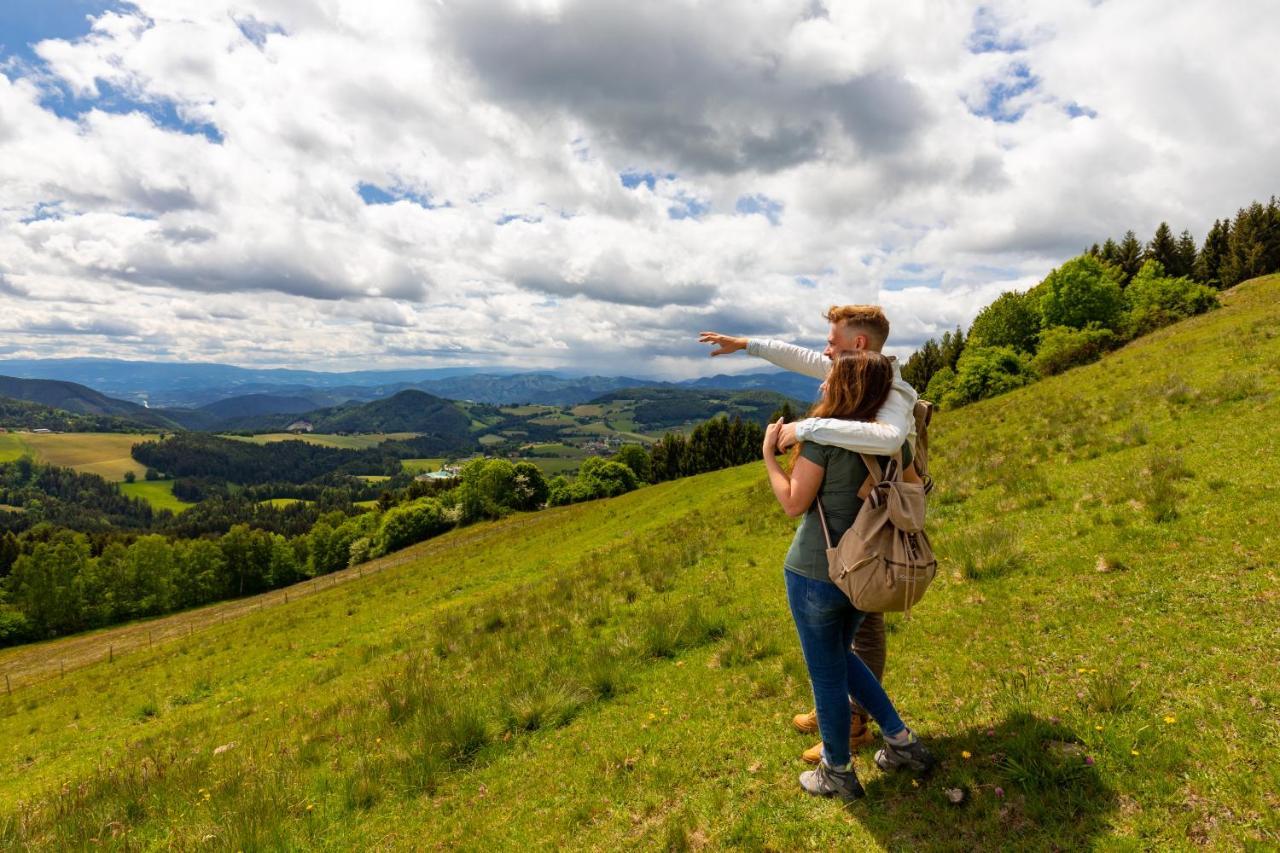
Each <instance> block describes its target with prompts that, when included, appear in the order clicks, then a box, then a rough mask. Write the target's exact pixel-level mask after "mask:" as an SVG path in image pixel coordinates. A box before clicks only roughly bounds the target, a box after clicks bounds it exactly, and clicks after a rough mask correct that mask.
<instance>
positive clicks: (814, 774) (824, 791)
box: [800, 761, 867, 802]
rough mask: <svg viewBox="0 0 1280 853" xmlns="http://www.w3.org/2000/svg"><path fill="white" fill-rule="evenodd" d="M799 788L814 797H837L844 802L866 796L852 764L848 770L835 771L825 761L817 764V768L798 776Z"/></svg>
mask: <svg viewBox="0 0 1280 853" xmlns="http://www.w3.org/2000/svg"><path fill="white" fill-rule="evenodd" d="M800 787H801V788H804V790H805V793H808V794H813V795H814V796H815V797H839V798H840V799H842V800H844V801H845V802H849V801H850V800H857V799H860V798H861V797H864V796H866V794H867V792H866V791H865V790H863V788H862V783H861V782H859V781H858V774H857V773H855V772H854V770H853V765H852V764H850V765H849V769H848V770H836V769H835V768H834V767H832V766H831V765H830V764H827V762H825V761H823V762H821V763H819V764H818V766H817V768H815V769H813V770H806V771H804V772H803V773H801V774H800Z"/></svg>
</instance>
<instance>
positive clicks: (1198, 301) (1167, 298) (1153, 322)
mask: <svg viewBox="0 0 1280 853" xmlns="http://www.w3.org/2000/svg"><path fill="white" fill-rule="evenodd" d="M1125 299H1126V300H1127V301H1128V303H1129V313H1128V316H1127V317H1126V318H1125V328H1126V331H1128V332H1129V334H1130V335H1133V336H1135V337H1136V336H1137V335H1145V334H1147V333H1148V332H1152V331H1155V330H1156V329H1158V328H1160V327H1161V326H1167V325H1169V324H1170V323H1176V322H1177V321H1178V320H1181V319H1183V318H1184V317H1191V316H1193V315H1195V314H1203V313H1204V312H1205V311H1208V310H1209V309H1210V308H1216V307H1218V304H1219V302H1218V294H1217V292H1216V291H1214V290H1213V289H1212V288H1209V287H1205V286H1204V285H1203V284H1197V283H1196V282H1194V281H1192V280H1191V279H1189V278H1171V277H1169V276H1166V275H1165V274H1164V267H1162V266H1161V265H1160V262H1159V261H1155V260H1150V261H1147V262H1146V263H1145V264H1143V265H1142V269H1141V270H1139V271H1138V274H1137V275H1136V276H1134V277H1133V281H1131V282H1129V287H1128V288H1127V289H1126V290H1125Z"/></svg>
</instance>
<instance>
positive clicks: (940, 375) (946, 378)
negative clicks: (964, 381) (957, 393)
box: [924, 367, 956, 403]
mask: <svg viewBox="0 0 1280 853" xmlns="http://www.w3.org/2000/svg"><path fill="white" fill-rule="evenodd" d="M955 384H956V372H955V371H954V370H952V369H951V368H950V367H944V368H942V369H941V370H939V371H938V372H937V373H935V374H933V378H932V379H930V380H929V387H928V388H926V389H925V391H924V396H925V399H926V400H933V401H934V402H936V403H941V402H942V401H943V400H945V399H946V397H947V395H948V394H950V393H951V389H952V388H953V387H954V386H955Z"/></svg>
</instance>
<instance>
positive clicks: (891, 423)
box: [698, 305, 918, 764]
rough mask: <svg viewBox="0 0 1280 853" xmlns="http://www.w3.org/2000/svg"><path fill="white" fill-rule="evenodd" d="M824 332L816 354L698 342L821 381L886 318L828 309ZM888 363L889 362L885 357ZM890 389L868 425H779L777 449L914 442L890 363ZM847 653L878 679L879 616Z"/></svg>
mask: <svg viewBox="0 0 1280 853" xmlns="http://www.w3.org/2000/svg"><path fill="white" fill-rule="evenodd" d="M823 316H824V318H825V319H826V320H827V322H828V323H829V324H830V328H829V330H828V333H827V347H826V349H824V350H823V351H822V353H821V354H819V353H817V352H815V351H813V350H808V349H804V348H803V347H798V346H795V345H794V344H788V343H784V342H783V341H775V340H751V339H748V338H742V337H734V336H732V335H722V334H719V333H717V332H703V333H702V334H701V335H699V337H698V341H699V342H700V343H706V344H714V345H715V346H716V348H715V349H713V350H712V351H711V355H712V356H719V355H728V354H730V353H734V352H739V351H746V353H747V354H748V355H753V356H756V357H757V358H763V359H765V360H766V361H769V362H772V363H773V364H776V365H777V366H778V367H781V368H784V369H786V370H791V371H794V372H795V373H803V374H805V375H806V376H812V377H814V378H816V379H825V378H826V375H827V371H828V370H830V368H831V362H832V361H833V360H834V359H836V358H839V357H840V356H841V355H843V354H845V353H849V352H852V351H854V350H860V349H869V350H875V351H876V352H879V351H881V350H882V349H883V348H884V344H885V341H886V340H888V338H889V320H888V318H886V317H885V315H884V311H883V310H882V309H881V308H880V306H878V305H833V306H831V308H830V309H828V311H827V313H826V314H824V315H823ZM891 360H892V359H891ZM893 376H894V381H893V389H892V390H891V391H890V392H889V398H888V399H887V400H886V401H885V403H884V405H883V406H881V408H880V411H879V412H878V413H877V415H876V420H875V422H874V423H866V422H860V421H845V420H840V419H838V418H807V419H805V420H802V421H799V422H797V423H794V424H785V425H783V427H782V431H781V434H780V436H779V439H778V447H779V448H780V449H782V450H785V449H787V448H788V447H790V446H791V445H792V444H795V443H796V442H797V441H812V442H814V443H815V444H827V445H832V446H834V447H843V448H845V449H846V450H852V451H854V452H856V453H868V454H873V455H878V456H886V455H889V454H892V453H894V452H896V451H897V450H899V449H900V448H901V447H902V445H903V444H904V443H905V442H908V441H910V442H912V446H913V447H914V444H915V417H914V410H915V405H916V399H917V396H918V395H917V394H916V391H915V389H914V388H912V387H911V386H910V385H909V384H907V382H906V381H904V380H903V378H902V371H901V368H900V366H899V365H898V363H897V362H896V361H894V365H893ZM853 651H854V654H856V655H857V656H858V657H859V658H861V659H862V662H863V663H865V664H866V665H867V668H868V669H870V670H871V672H872V673H873V674H874V675H875V677H876V680H877V681H883V680H884V664H885V633H884V614H883V613H868V614H867V616H866V618H865V619H863V620H862V625H861V626H860V627H859V628H858V633H857V635H856V636H855V637H854V641H853ZM850 704H853V705H854V709H853V710H854V717H853V729H852V733H851V735H850V738H849V740H850V745H851V746H852V747H854V748H856V747H859V746H862V745H863V744H866V743H870V742H871V740H872V739H873V735H872V734H871V728H870V725H869V723H870V718H869V717H868V716H867V714H866V713H865V712H864V711H863V710H862V709H861V708H859V707H857V705H856V703H853V701H852V699H850ZM792 724H793V725H794V726H795V727H796V729H797V730H799V731H801V732H804V733H806V734H810V733H814V732H816V731H817V730H818V715H817V712H816V710H815V711H810V712H809V713H807V714H797V715H796V716H795V717H794V718H792ZM821 758H822V744H821V742H819V743H818V744H817V745H816V746H813V747H811V748H810V749H807V750H805V753H804V760H805V761H807V762H809V763H810V764H817V763H818V762H819V761H820V760H821Z"/></svg>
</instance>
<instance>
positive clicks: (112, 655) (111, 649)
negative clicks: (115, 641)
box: [107, 646, 116, 663]
mask: <svg viewBox="0 0 1280 853" xmlns="http://www.w3.org/2000/svg"><path fill="white" fill-rule="evenodd" d="M115 659H116V647H115V646H107V663H114V662H115Z"/></svg>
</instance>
